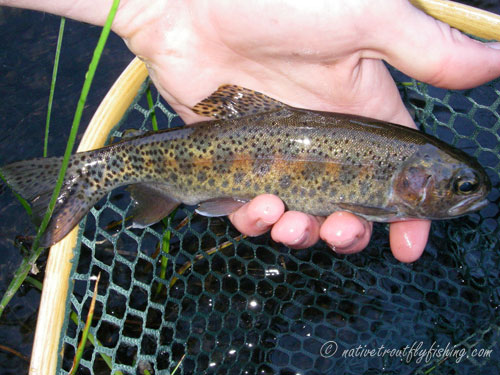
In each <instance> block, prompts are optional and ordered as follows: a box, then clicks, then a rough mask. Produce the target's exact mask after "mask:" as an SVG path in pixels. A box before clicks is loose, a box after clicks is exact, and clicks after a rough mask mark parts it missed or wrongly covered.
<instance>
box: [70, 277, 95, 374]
mask: <svg viewBox="0 0 500 375" xmlns="http://www.w3.org/2000/svg"><path fill="white" fill-rule="evenodd" d="M100 279H101V273H99V275H97V279H96V281H95V286H94V294H93V295H92V301H91V302H90V307H89V313H88V314H87V321H86V322H85V327H84V328H83V332H82V338H81V340H80V343H79V344H78V348H77V349H76V353H75V358H74V359H73V366H71V370H70V371H69V373H70V375H75V374H76V371H77V370H78V366H79V365H80V360H81V359H82V356H83V349H85V344H86V343H87V338H88V336H89V330H90V325H91V324H92V319H93V318H94V309H95V301H96V298H97V287H98V286H99V280H100Z"/></svg>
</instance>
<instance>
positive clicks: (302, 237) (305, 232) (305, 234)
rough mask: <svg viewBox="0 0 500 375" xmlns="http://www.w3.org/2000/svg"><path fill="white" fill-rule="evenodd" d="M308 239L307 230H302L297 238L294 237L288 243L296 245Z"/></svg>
mask: <svg viewBox="0 0 500 375" xmlns="http://www.w3.org/2000/svg"><path fill="white" fill-rule="evenodd" d="M308 239H309V231H307V230H306V231H304V232H303V233H302V235H301V236H300V237H299V238H296V239H295V240H294V241H293V242H292V243H291V244H290V245H293V246H298V245H302V244H304V243H306V242H307V240H308Z"/></svg>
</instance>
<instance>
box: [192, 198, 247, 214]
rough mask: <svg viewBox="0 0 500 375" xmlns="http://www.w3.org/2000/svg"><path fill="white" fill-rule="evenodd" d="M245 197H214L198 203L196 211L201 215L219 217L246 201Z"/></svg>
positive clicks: (231, 211)
mask: <svg viewBox="0 0 500 375" xmlns="http://www.w3.org/2000/svg"><path fill="white" fill-rule="evenodd" d="M247 202H248V200H247V199H238V198H215V199H209V200H207V201H205V202H202V203H200V205H199V206H198V208H197V209H196V212H197V213H199V214H200V215H203V216H208V217H219V216H227V215H229V214H232V213H233V212H234V211H236V210H237V209H238V208H240V207H241V206H243V205H244V204H245V203H247Z"/></svg>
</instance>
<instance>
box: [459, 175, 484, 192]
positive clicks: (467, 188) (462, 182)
mask: <svg viewBox="0 0 500 375" xmlns="http://www.w3.org/2000/svg"><path fill="white" fill-rule="evenodd" d="M453 188H454V190H455V192H456V193H458V194H471V193H474V192H475V191H476V190H477V189H478V188H479V182H478V179H477V178H476V176H474V177H472V178H471V177H458V178H457V179H456V180H455V183H454V184H453Z"/></svg>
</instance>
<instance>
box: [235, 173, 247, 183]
mask: <svg viewBox="0 0 500 375" xmlns="http://www.w3.org/2000/svg"><path fill="white" fill-rule="evenodd" d="M244 177H245V173H243V172H236V173H235V174H234V176H233V182H234V183H235V184H240V183H241V181H243V178H244Z"/></svg>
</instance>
